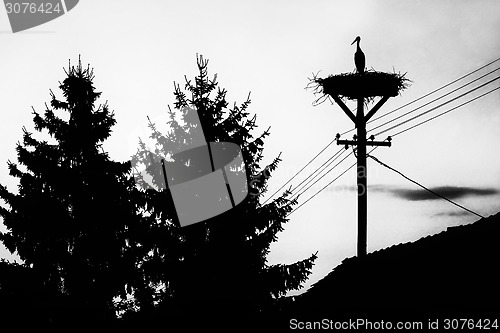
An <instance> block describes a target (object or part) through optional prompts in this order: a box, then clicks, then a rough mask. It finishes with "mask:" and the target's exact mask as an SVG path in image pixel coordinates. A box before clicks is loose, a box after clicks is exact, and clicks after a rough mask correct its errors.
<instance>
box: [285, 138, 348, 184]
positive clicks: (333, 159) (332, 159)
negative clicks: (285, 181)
mask: <svg viewBox="0 0 500 333" xmlns="http://www.w3.org/2000/svg"><path fill="white" fill-rule="evenodd" d="M344 152H345V150H344V149H342V148H341V149H339V150H338V151H337V152H336V153H335V154H334V155H333V156H332V157H330V158H329V159H328V160H326V161H325V162H324V163H323V164H322V165H320V166H319V168H316V170H314V171H313V172H312V173H311V174H310V175H309V176H307V177H306V178H305V179H304V180H302V181H301V182H300V183H299V184H298V185H297V186H295V187H294V188H293V189H292V190H291V192H292V193H293V192H295V190H297V188H299V187H300V186H301V185H302V184H304V183H305V184H304V186H302V187H301V188H299V189H298V190H297V192H300V191H301V190H302V189H303V188H304V187H305V186H307V185H308V184H309V183H310V182H311V181H312V180H313V179H314V178H316V177H318V175H319V174H320V173H321V172H323V171H324V170H325V169H326V168H328V167H329V166H330V165H332V163H333V162H335V161H336V160H337V159H338V158H339V157H340V156H342V154H344ZM339 153H340V154H339ZM323 166H324V167H323ZM321 168H323V169H322V170H319V169H321ZM318 170H319V172H318ZM316 172H318V173H317V174H316V175H315V176H314V177H312V176H313V175H314V174H315V173H316ZM311 177H312V178H311ZM309 178H311V179H310V180H309V181H307V180H308V179H309ZM306 181H307V182H306Z"/></svg>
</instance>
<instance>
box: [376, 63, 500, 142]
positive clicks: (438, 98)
mask: <svg viewBox="0 0 500 333" xmlns="http://www.w3.org/2000/svg"><path fill="white" fill-rule="evenodd" d="M499 69H500V67H499V68H496V69H494V70H492V71H490V72H488V73H486V74H484V75H483V76H481V77H478V78H477V79H475V80H472V81H470V82H468V83H466V84H464V85H461V86H460V87H458V88H456V89H454V90H452V91H450V92H448V93H446V94H444V95H442V96H439V97H437V98H435V99H433V100H432V101H430V102H428V103H425V104H424V105H421V106H419V107H417V108H415V109H413V110H410V111H408V112H405V113H403V114H402V115H399V116H397V117H396V118H393V119H391V120H389V121H386V122H385V123H383V124H380V125H378V126H375V127H373V128H371V129H369V130H368V132H371V131H374V130H376V129H377V128H380V127H382V126H385V125H387V124H390V123H392V122H394V121H396V120H398V119H401V118H403V117H404V116H407V115H409V114H410V113H413V112H415V111H417V110H419V109H421V108H423V107H425V106H427V105H429V104H432V103H434V102H436V101H438V100H440V99H441V98H444V97H446V96H448V95H451V94H453V93H454V92H456V91H458V90H460V89H462V88H464V87H466V86H468V85H470V84H472V83H474V82H476V81H479V80H481V79H482V78H484V77H485V76H488V75H490V74H492V73H493V72H496V71H498V70H499ZM497 79H498V77H497V78H495V79H493V80H491V81H489V82H487V83H485V84H484V85H486V84H489V83H491V82H492V81H494V80H497ZM484 85H481V86H479V87H477V88H475V89H472V90H470V91H468V92H466V93H465V94H462V95H460V96H458V97H455V98H453V99H451V100H449V101H447V102H445V103H443V104H440V105H438V106H437V107H436V108H438V107H441V106H443V105H445V104H448V103H450V102H452V101H454V100H455V99H458V98H461V97H463V96H465V95H467V94H469V93H471V92H473V91H475V90H477V89H479V88H481V87H483V86H484ZM433 110H434V109H431V110H429V111H428V112H431V111H433ZM424 114H426V113H423V114H421V115H419V117H420V116H422V115H424Z"/></svg>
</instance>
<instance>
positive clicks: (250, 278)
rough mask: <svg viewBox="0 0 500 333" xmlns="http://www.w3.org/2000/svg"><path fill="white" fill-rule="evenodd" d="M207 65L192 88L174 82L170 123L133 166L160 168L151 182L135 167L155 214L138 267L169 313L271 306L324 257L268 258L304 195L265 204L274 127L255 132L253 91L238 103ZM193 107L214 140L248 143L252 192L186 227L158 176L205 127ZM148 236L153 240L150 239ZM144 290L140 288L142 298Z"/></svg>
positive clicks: (154, 132)
mask: <svg viewBox="0 0 500 333" xmlns="http://www.w3.org/2000/svg"><path fill="white" fill-rule="evenodd" d="M207 65H208V61H206V60H204V59H203V57H201V56H200V57H197V66H198V70H199V73H198V75H197V76H196V77H195V79H194V81H191V80H188V79H187V78H186V82H185V86H184V89H182V88H181V86H180V85H179V84H175V83H174V97H175V103H174V105H173V108H172V109H171V108H170V107H169V111H168V114H169V117H168V118H169V120H168V121H167V124H155V123H152V122H151V121H149V127H150V129H151V136H150V137H151V139H152V140H153V142H154V147H148V146H147V145H146V144H145V143H144V142H143V141H140V146H139V149H138V150H137V153H136V154H135V155H134V156H133V158H132V164H133V165H142V166H144V167H146V166H147V167H148V168H149V170H153V169H155V168H156V173H155V172H150V177H152V179H150V180H149V184H150V185H149V186H148V181H146V179H145V177H144V173H142V171H141V170H139V169H136V170H135V177H136V180H137V184H138V185H140V187H142V188H143V190H142V191H143V192H142V200H143V202H142V204H141V205H142V206H143V207H146V206H147V207H148V212H149V213H150V214H151V216H150V217H151V219H150V222H149V224H147V225H146V224H144V225H143V227H144V228H143V229H142V231H141V232H140V233H138V234H140V235H142V236H141V237H143V238H142V239H136V243H141V244H144V245H145V246H147V247H148V251H147V253H148V254H147V256H145V257H144V258H143V259H142V260H141V261H140V265H138V267H139V269H140V270H141V274H142V276H143V280H144V281H149V285H150V288H149V292H153V293H154V295H155V297H156V299H157V302H156V303H155V304H159V305H158V308H160V309H163V311H164V312H166V313H167V314H168V313H170V314H172V313H182V312H183V311H184V313H189V314H192V313H210V314H212V315H213V316H224V317H225V316H227V314H228V313H232V314H235V313H241V314H243V315H245V314H246V315H252V314H254V315H255V314H258V313H262V312H265V311H266V310H267V309H269V307H270V306H272V304H273V303H275V302H276V300H277V299H278V298H279V297H281V296H283V295H285V294H286V292H287V291H290V290H296V289H298V288H300V287H301V285H302V283H303V282H304V281H305V280H306V279H307V276H308V275H309V274H310V271H311V268H312V265H313V262H314V260H315V258H316V255H315V254H313V255H311V256H310V257H309V258H306V259H304V260H301V261H298V262H296V263H293V264H289V265H288V264H287V265H285V264H277V265H269V264H268V262H267V255H268V253H269V249H270V245H271V243H272V242H274V241H276V240H277V234H278V233H279V232H280V231H282V230H283V228H284V226H283V225H284V224H285V223H286V222H287V221H288V218H287V215H288V214H289V213H290V211H291V210H292V207H293V205H295V204H296V200H290V199H289V197H290V193H289V192H288V191H285V192H284V193H283V194H282V195H281V196H280V197H277V198H275V199H273V200H272V201H270V202H269V203H267V204H262V203H261V200H262V196H263V195H264V193H265V192H266V190H267V181H268V179H269V178H270V177H271V174H272V172H273V171H274V170H275V169H276V168H277V166H278V163H279V162H280V158H279V156H278V157H276V158H275V159H274V160H273V161H272V163H270V164H269V165H263V163H262V159H263V149H264V147H263V146H264V139H265V138H266V137H267V136H268V135H269V129H267V130H265V131H263V132H262V133H261V134H260V135H257V136H254V135H255V133H254V129H255V128H256V116H255V115H254V116H253V117H251V116H250V113H249V112H248V111H247V109H248V107H249V106H250V102H251V101H250V95H249V96H248V98H247V100H246V101H244V102H243V103H241V104H240V105H237V104H236V103H235V104H234V106H232V107H230V106H229V104H228V102H227V100H226V90H225V89H221V88H220V87H219V85H218V82H217V76H216V75H215V76H214V77H213V78H212V79H211V78H209V76H208V71H207ZM193 112H196V113H197V115H198V117H199V119H200V121H201V127H202V129H203V132H204V135H205V139H206V141H207V142H233V143H235V144H237V145H238V146H240V148H241V152H242V156H243V159H244V162H245V172H246V177H247V183H248V192H249V193H248V195H247V197H246V199H245V200H244V201H243V202H241V203H240V204H239V205H237V206H236V207H235V208H233V209H231V210H229V211H227V212H225V213H223V214H220V215H218V216H216V217H213V218H211V219H209V220H207V221H205V222H200V223H196V224H193V225H190V226H186V227H182V228H181V227H179V223H178V221H177V215H176V212H175V208H174V205H173V202H172V198H171V196H170V194H169V190H168V188H167V189H165V187H166V186H165V184H164V180H163V179H162V177H156V176H157V175H161V172H160V173H158V168H160V164H159V163H158V161H159V160H160V159H162V158H164V159H165V160H166V161H167V160H168V157H171V156H173V155H174V154H175V153H176V152H177V151H178V150H179V148H180V147H182V146H185V145H186V144H188V143H189V142H190V140H192V138H193V137H194V136H196V135H195V132H196V131H199V130H200V128H199V125H198V124H196V123H195V120H196V119H197V118H198V117H193ZM155 163H156V164H155ZM166 163H169V162H168V161H167V162H166ZM151 184H153V185H154V187H155V188H156V190H155V189H153V188H152V186H151ZM193 190H194V189H193ZM146 202H147V205H145V203H146ZM194 209H195V208H194ZM148 235H149V236H148ZM144 239H148V240H149V242H148V243H147V244H145V243H144ZM141 290H142V291H146V290H145V289H144V288H141ZM146 292H147V291H146ZM140 294H141V293H140V292H139V289H137V290H136V297H137V296H138V295H140ZM143 296H144V295H143ZM142 298H143V299H145V298H147V297H142ZM152 298H153V297H150V298H149V299H152ZM161 313H163V312H161ZM162 318H163V317H162Z"/></svg>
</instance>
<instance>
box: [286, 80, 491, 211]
mask: <svg viewBox="0 0 500 333" xmlns="http://www.w3.org/2000/svg"><path fill="white" fill-rule="evenodd" d="M498 89H500V87H496V88H494V89H491V90H490V91H487V92H486V93H483V94H481V95H479V96H476V97H474V98H473V99H471V100H469V101H467V102H464V103H462V104H460V105H457V106H455V107H453V108H451V109H449V110H447V111H444V112H442V113H440V114H437V115H436V116H433V117H432V118H429V119H426V120H425V121H422V122H420V123H418V124H416V125H414V126H411V127H409V128H407V129H404V130H403V131H400V132H398V133H396V134H394V135H392V136H393V137H395V136H397V135H399V134H402V133H404V132H407V131H409V130H411V129H413V128H415V127H418V126H420V125H422V124H425V123H427V122H429V121H431V120H433V119H436V118H438V117H440V116H442V115H444V114H446V113H449V112H451V111H453V110H456V109H458V108H460V107H462V106H464V105H466V104H469V103H471V102H473V101H475V100H477V99H479V98H482V97H484V96H486V95H488V94H490V93H492V92H493V91H495V90H498ZM433 109H435V108H433ZM406 122H407V121H405V122H403V123H406ZM403 123H402V124H403ZM402 124H401V125H402ZM398 126H399V125H398ZM394 127H397V126H393V127H391V128H390V129H393V128H394ZM390 129H388V130H390ZM383 132H385V131H383ZM383 132H381V133H383ZM381 133H378V134H381ZM378 134H377V135H378ZM386 140H387V139H386ZM376 148H377V147H374V148H373V149H372V150H371V151H370V152H369V153H368V156H369V154H370V153H372V152H373V151H374V150H375V149H376ZM355 165H356V163H354V164H353V165H351V166H350V167H349V168H347V169H346V170H345V171H344V172H342V173H341V174H340V175H339V176H337V177H336V178H334V179H333V180H332V181H331V182H329V183H328V184H327V185H326V186H324V187H323V188H321V189H320V190H319V191H317V192H316V193H314V194H313V195H312V196H311V197H310V198H308V199H307V200H306V201H304V202H303V203H302V204H300V205H299V206H297V208H295V209H294V210H293V211H292V212H290V214H291V213H293V212H294V211H295V210H297V209H299V208H300V207H302V206H303V205H304V204H306V203H307V202H308V201H310V200H311V199H312V198H314V197H315V196H316V195H318V194H319V193H320V192H322V191H323V190H324V189H325V188H327V187H328V186H330V185H331V184H332V183H333V182H335V181H336V180H337V179H339V178H340V177H341V176H342V175H344V174H345V173H346V172H347V171H349V170H350V169H352V168H353V167H354V166H355ZM332 170H333V168H331V169H330V170H328V171H327V172H326V173H325V174H324V175H323V176H322V177H321V178H323V177H324V176H326V175H327V174H328V173H330V172H331V171H332ZM313 185H314V184H313ZM309 188H310V187H308V188H307V189H306V190H305V191H307V190H308V189H309ZM305 191H303V192H302V193H300V194H299V195H302V194H303V193H304V192H305ZM290 214H289V215H290ZM479 216H480V215H479Z"/></svg>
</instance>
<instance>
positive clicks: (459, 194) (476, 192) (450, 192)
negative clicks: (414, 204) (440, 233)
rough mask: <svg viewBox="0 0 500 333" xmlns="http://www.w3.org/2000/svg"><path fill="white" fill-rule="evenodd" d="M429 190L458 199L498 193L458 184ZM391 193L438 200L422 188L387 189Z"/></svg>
mask: <svg viewBox="0 0 500 333" xmlns="http://www.w3.org/2000/svg"><path fill="white" fill-rule="evenodd" d="M429 189H430V190H432V191H434V192H436V193H438V194H440V195H442V196H444V197H446V198H448V199H451V200H453V199H460V198H465V197H471V196H488V195H494V194H497V193H499V191H498V190H497V189H495V188H478V187H460V186H438V187H431V188H429ZM388 190H389V192H391V193H392V194H394V195H396V196H398V197H400V198H403V199H406V200H410V201H423V200H440V198H439V197H438V196H436V195H434V194H432V193H430V192H428V191H426V190H424V189H415V190H413V189H411V190H410V189H401V188H399V189H395V188H393V189H388Z"/></svg>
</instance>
